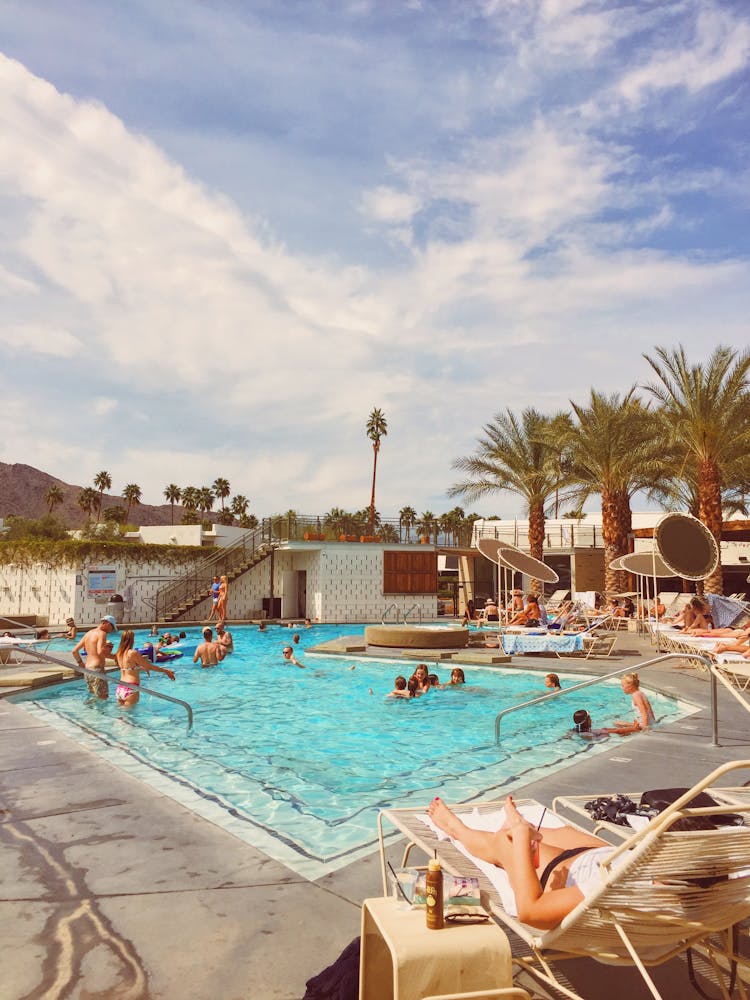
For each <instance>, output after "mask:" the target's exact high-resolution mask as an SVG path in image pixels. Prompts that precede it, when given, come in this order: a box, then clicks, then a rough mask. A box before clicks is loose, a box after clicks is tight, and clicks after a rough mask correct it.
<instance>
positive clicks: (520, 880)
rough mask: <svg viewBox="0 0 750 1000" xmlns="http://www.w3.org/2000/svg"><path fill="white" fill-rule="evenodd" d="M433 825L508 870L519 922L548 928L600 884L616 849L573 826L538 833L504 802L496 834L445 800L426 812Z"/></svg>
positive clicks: (431, 805)
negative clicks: (475, 826)
mask: <svg viewBox="0 0 750 1000" xmlns="http://www.w3.org/2000/svg"><path fill="white" fill-rule="evenodd" d="M427 812H428V813H429V815H430V817H431V818H432V821H433V823H434V824H435V825H436V826H437V827H439V828H440V829H441V830H443V831H444V832H445V833H447V834H448V835H449V836H450V837H453V838H454V839H456V840H460V841H461V843H462V844H463V845H464V847H465V848H466V849H467V850H468V851H469V852H470V853H471V854H473V855H474V856H475V857H477V858H481V859H482V860H483V861H489V862H490V863H491V864H493V865H497V867H498V868H503V869H505V871H506V872H507V875H508V880H509V882H510V885H511V888H512V889H513V894H514V896H515V898H516V909H517V912H518V919H519V920H521V921H522V922H523V923H525V924H530V925H531V926H532V927H538V928H540V929H541V930H548V929H549V928H552V927H557V925H558V924H559V923H560V921H561V920H562V919H563V917H566V916H567V915H568V914H569V913H570V912H571V910H574V909H575V907H576V906H577V905H578V904H579V903H580V902H581V900H582V899H583V898H584V895H585V890H586V888H587V887H588V886H589V885H590V884H592V883H593V884H594V885H596V884H597V882H598V881H599V877H600V876H599V868H598V863H599V862H601V861H604V860H605V859H606V858H607V857H608V856H609V855H610V854H611V853H612V851H613V850H614V848H613V847H612V845H611V844H607V843H606V842H605V841H603V840H600V839H599V837H593V836H591V835H590V834H587V833H583V832H582V831H581V830H575V829H574V828H573V827H570V826H560V827H544V826H543V827H541V829H539V830H536V829H535V828H534V827H533V826H532V825H531V824H530V823H528V822H527V821H526V820H525V819H524V818H523V817H522V816H521V814H520V813H519V812H518V810H517V809H516V806H515V803H514V802H513V799H512V797H511V796H510V795H509V796H508V798H507V799H506V801H505V822H504V823H503V825H502V826H501V827H500V829H499V830H496V831H495V832H494V833H488V832H485V831H483V830H472V829H471V828H470V827H468V826H466V825H465V824H464V823H463V822H462V821H461V820H460V819H459V818H458V816H456V814H455V813H454V812H452V811H451V810H450V809H449V808H448V806H447V805H445V803H444V802H443V801H442V799H439V798H436V799H433V800H432V802H431V803H430V805H429V806H428V808H427Z"/></svg>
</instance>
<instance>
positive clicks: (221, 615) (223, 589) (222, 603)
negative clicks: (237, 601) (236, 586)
mask: <svg viewBox="0 0 750 1000" xmlns="http://www.w3.org/2000/svg"><path fill="white" fill-rule="evenodd" d="M228 590H229V582H228V580H227V578H226V577H225V576H222V577H221V579H220V580H219V599H218V601H217V602H216V615H217V620H218V621H221V622H225V621H226V620H227V592H228Z"/></svg>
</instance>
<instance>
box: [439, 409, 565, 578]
mask: <svg viewBox="0 0 750 1000" xmlns="http://www.w3.org/2000/svg"><path fill="white" fill-rule="evenodd" d="M551 426H552V418H551V417H545V416H544V415H543V414H541V413H539V412H538V411H537V410H535V409H533V407H528V408H527V409H525V410H524V411H523V412H522V414H521V417H520V420H519V418H518V417H517V416H516V415H515V414H514V413H513V412H512V411H511V410H507V411H506V412H505V413H498V414H497V415H496V417H495V419H494V421H492V422H491V423H489V424H487V425H486V426H485V427H484V437H482V438H480V439H479V447H478V448H477V451H476V453H475V454H474V455H472V456H470V457H468V458H459V459H456V461H455V462H454V463H453V466H454V468H456V469H460V470H462V471H463V472H465V473H467V475H468V478H467V479H465V480H463V481H462V482H460V483H456V484H455V486H452V487H451V488H450V489H449V490H448V495H449V496H464V497H466V499H467V500H470V501H472V500H477V499H478V498H479V497H483V496H485V495H486V494H488V493H495V492H498V491H500V490H506V491H508V492H509V493H515V494H516V495H517V496H520V497H521V498H522V499H523V501H524V505H525V507H526V511H527V513H528V517H529V549H530V551H531V555H532V556H534V557H535V558H537V559H541V558H542V556H543V554H544V524H545V508H546V507H547V506H548V504H549V503H550V501H551V499H552V498H553V497H554V496H555V495H556V494H559V493H560V491H561V490H562V489H563V488H564V487H566V486H567V483H566V481H565V479H564V478H563V476H562V472H561V470H560V463H559V462H558V461H557V459H556V448H555V446H553V444H552V442H551V440H550V428H551ZM531 588H532V590H533V591H534V592H535V593H540V592H541V584H540V583H539V581H538V580H532V581H531Z"/></svg>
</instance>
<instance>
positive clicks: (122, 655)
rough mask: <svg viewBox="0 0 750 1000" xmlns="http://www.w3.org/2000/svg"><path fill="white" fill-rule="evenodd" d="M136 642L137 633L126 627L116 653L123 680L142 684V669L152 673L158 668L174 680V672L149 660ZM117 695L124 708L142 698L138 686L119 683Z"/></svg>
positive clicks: (135, 703) (118, 702)
mask: <svg viewBox="0 0 750 1000" xmlns="http://www.w3.org/2000/svg"><path fill="white" fill-rule="evenodd" d="M134 644H135V634H134V632H133V630H132V628H126V629H125V631H124V632H123V633H122V637H121V638H120V645H119V648H118V650H117V652H116V653H115V659H116V660H117V666H118V667H119V668H120V680H121V681H129V682H130V683H131V684H140V682H141V677H140V672H141V670H145V671H146V673H147V674H150V673H151V671H152V670H156V671H157V672H158V673H160V674H166V675H167V677H168V678H169V679H170V681H173V680H174V674H173V673H172V671H171V670H167V669H166V668H165V667H158V666H157V665H156V664H155V663H151V661H150V660H147V659H146V657H145V656H143V655H142V654H141V653H139V652H138V650H137V649H133V646H134ZM115 695H116V697H117V704H118V705H121V706H122V708H133V706H134V705H137V704H138V699H139V698H140V692H139V691H138V688H135V689H133V688H130V687H128V686H127V685H125V684H118V685H117V690H116V691H115Z"/></svg>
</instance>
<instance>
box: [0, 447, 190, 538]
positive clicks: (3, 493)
mask: <svg viewBox="0 0 750 1000" xmlns="http://www.w3.org/2000/svg"><path fill="white" fill-rule="evenodd" d="M165 485H166V484H165ZM50 486H58V487H59V488H60V492H61V493H62V495H63V502H62V503H61V504H58V506H57V507H55V510H54V514H55V517H59V518H60V520H61V521H63V522H64V523H65V524H66V526H67V527H68V528H80V527H82V525H83V524H84V523H85V521H86V515H85V514H84V512H83V511H82V510H81V508H80V507H79V506H78V497H79V494H80V493H81V491H82V490H83V487H82V486H73V485H71V484H70V483H64V482H63V481H62V480H61V479H55V477H54V476H48V475H47V473H46V472H41V471H40V470H39V469H35V468H33V466H31V465H21V464H18V463H16V464H14V465H8V464H6V463H5V462H0V518H2V517H7V516H8V515H9V514H17V515H20V516H21V517H41V516H42V515H43V514H47V513H49V511H48V508H47V504H46V503H45V502H44V497H45V494H46V493H47V490H48V489H49V488H50ZM115 506H120V507H124V508H126V509H127V506H128V505H127V503H126V502H125V500H123V498H122V497H120V496H117V495H116V494H110V493H105V494H104V499H103V502H102V511H105V510H106V509H107V507H115ZM174 519H175V523H176V524H179V523H180V522H181V520H182V507H179V506H177V505H175V510H174ZM130 522H131V523H132V524H138V525H141V524H171V523H172V512H171V507H170V505H169V504H168V503H165V504H159V505H158V506H153V505H151V504H148V503H140V504H138V506H137V507H132V508H131V511H130Z"/></svg>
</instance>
